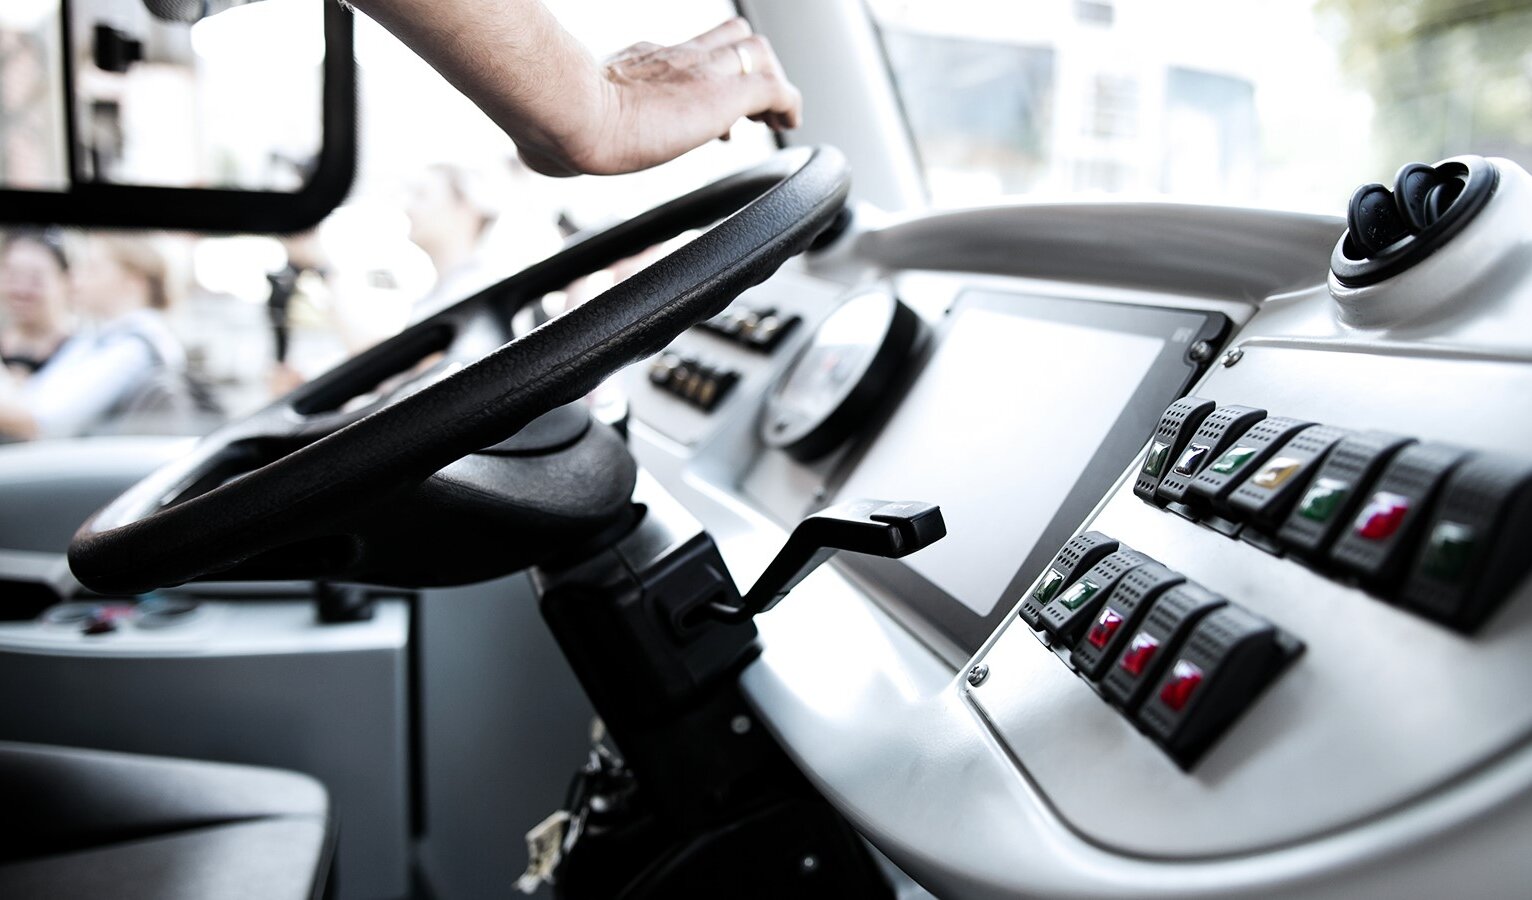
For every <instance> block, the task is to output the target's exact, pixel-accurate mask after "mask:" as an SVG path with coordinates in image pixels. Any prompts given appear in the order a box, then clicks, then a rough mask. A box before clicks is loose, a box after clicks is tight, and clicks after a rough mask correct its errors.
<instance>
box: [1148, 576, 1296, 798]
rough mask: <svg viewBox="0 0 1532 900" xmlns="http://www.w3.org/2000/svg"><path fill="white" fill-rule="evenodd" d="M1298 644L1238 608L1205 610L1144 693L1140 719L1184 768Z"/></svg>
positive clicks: (1292, 654)
mask: <svg viewBox="0 0 1532 900" xmlns="http://www.w3.org/2000/svg"><path fill="white" fill-rule="evenodd" d="M1300 647H1301V645H1300V644H1298V643H1297V642H1296V641H1295V640H1293V639H1292V638H1290V637H1289V636H1287V635H1285V634H1283V633H1282V632H1280V631H1279V630H1278V629H1277V628H1276V627H1275V626H1273V625H1272V624H1271V623H1270V622H1267V621H1266V620H1265V619H1262V618H1260V617H1259V616H1256V615H1255V614H1253V613H1251V612H1248V611H1246V610H1243V609H1240V608H1239V607H1237V606H1232V605H1230V606H1224V607H1223V608H1221V609H1217V610H1214V611H1213V612H1211V613H1209V614H1208V615H1207V616H1206V617H1205V618H1203V619H1202V621H1201V622H1199V623H1197V625H1196V626H1195V627H1194V628H1193V629H1192V631H1191V634H1190V635H1189V636H1188V637H1187V638H1186V642H1185V644H1184V646H1182V647H1181V648H1180V650H1178V651H1176V652H1175V653H1174V660H1173V661H1171V662H1170V663H1169V664H1168V665H1167V666H1166V667H1165V669H1164V672H1163V674H1162V675H1161V676H1160V677H1159V679H1158V680H1157V681H1156V682H1155V683H1154V687H1153V688H1152V689H1151V690H1150V691H1149V692H1148V695H1147V696H1146V698H1145V700H1144V702H1143V705H1142V706H1140V707H1139V710H1138V715H1137V721H1138V724H1139V726H1140V727H1141V728H1143V730H1144V732H1145V733H1146V734H1148V735H1149V736H1150V737H1152V738H1154V739H1155V740H1156V741H1157V742H1158V743H1159V744H1160V746H1161V747H1162V748H1163V749H1164V750H1165V752H1166V753H1168V754H1170V756H1171V758H1173V759H1174V760H1175V761H1176V762H1177V763H1179V764H1180V765H1181V766H1182V768H1188V767H1190V766H1191V764H1192V763H1194V762H1196V760H1197V758H1198V757H1199V756H1201V755H1202V753H1203V752H1204V751H1205V750H1207V748H1208V747H1209V745H1211V744H1212V742H1213V741H1214V740H1216V739H1217V738H1218V736H1219V735H1221V734H1222V733H1223V731H1224V729H1225V728H1227V727H1228V725H1229V724H1230V723H1231V722H1233V721H1234V719H1235V718H1237V717H1238V716H1239V714H1240V713H1242V712H1244V711H1245V708H1246V707H1248V706H1249V705H1250V703H1251V702H1252V701H1253V700H1254V699H1255V698H1256V696H1257V695H1259V694H1260V692H1261V691H1262V690H1263V689H1264V688H1265V687H1266V686H1267V685H1268V684H1270V683H1271V680H1272V679H1273V678H1274V677H1275V676H1276V674H1277V673H1278V672H1279V671H1281V669H1282V667H1283V666H1284V665H1286V663H1287V661H1288V660H1289V659H1291V658H1292V657H1293V656H1295V655H1297V653H1298V650H1299V648H1300Z"/></svg>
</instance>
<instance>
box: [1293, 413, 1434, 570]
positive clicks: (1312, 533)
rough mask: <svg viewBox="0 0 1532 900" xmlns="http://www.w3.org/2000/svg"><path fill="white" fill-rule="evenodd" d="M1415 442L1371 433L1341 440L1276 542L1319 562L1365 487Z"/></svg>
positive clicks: (1347, 518) (1300, 499)
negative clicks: (1399, 452) (1394, 456)
mask: <svg viewBox="0 0 1532 900" xmlns="http://www.w3.org/2000/svg"><path fill="white" fill-rule="evenodd" d="M1412 443H1414V440H1413V439H1412V438H1407V437H1403V436H1401V435H1397V434H1388V433H1386V432H1381V431H1369V432H1366V433H1364V434H1355V435H1351V436H1349V437H1345V438H1342V439H1341V440H1340V441H1338V442H1336V444H1335V447H1334V448H1333V449H1331V451H1330V453H1329V455H1328V456H1326V457H1325V460H1324V462H1323V463H1322V464H1320V466H1319V469H1318V470H1317V471H1315V473H1314V478H1313V480H1312V481H1310V482H1309V484H1308V486H1307V487H1306V488H1305V489H1304V492H1303V494H1302V496H1301V497H1300V498H1299V499H1298V502H1297V504H1296V505H1295V506H1294V507H1293V511H1292V512H1291V513H1289V514H1288V516H1287V520H1286V521H1285V522H1283V524H1282V528H1281V530H1280V531H1278V532H1277V541H1278V543H1280V544H1281V546H1282V547H1283V548H1284V549H1287V550H1291V551H1293V552H1295V553H1297V554H1298V555H1300V556H1303V557H1306V558H1308V559H1311V560H1321V559H1323V558H1324V555H1325V551H1326V550H1328V549H1329V547H1330V543H1331V541H1333V540H1334V539H1335V535H1336V534H1337V533H1338V532H1339V531H1340V529H1341V528H1342V527H1343V526H1344V525H1345V524H1346V523H1347V522H1349V521H1350V520H1351V513H1352V511H1353V510H1355V509H1356V507H1357V505H1358V504H1359V503H1360V502H1361V500H1362V497H1361V494H1362V491H1363V489H1364V488H1365V487H1366V486H1367V485H1368V484H1369V483H1370V482H1371V481H1372V480H1373V478H1375V477H1376V476H1377V474H1378V472H1379V471H1380V470H1382V468H1383V466H1384V464H1385V463H1387V462H1388V461H1389V460H1390V459H1391V458H1393V455H1394V454H1395V453H1397V452H1398V451H1399V450H1400V448H1402V447H1405V446H1407V445H1409V444H1412Z"/></svg>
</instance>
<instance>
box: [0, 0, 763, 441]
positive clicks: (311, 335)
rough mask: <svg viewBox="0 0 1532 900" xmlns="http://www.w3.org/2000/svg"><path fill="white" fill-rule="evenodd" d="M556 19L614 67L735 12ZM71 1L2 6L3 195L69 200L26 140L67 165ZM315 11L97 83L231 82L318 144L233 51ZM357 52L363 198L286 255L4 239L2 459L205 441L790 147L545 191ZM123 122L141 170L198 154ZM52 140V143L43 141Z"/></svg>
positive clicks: (555, 306)
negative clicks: (65, 74) (564, 250)
mask: <svg viewBox="0 0 1532 900" xmlns="http://www.w3.org/2000/svg"><path fill="white" fill-rule="evenodd" d="M92 2H93V3H95V5H97V6H99V5H101V4H100V2H99V0H92ZM545 2H546V3H547V5H548V6H549V7H550V8H551V9H552V10H553V11H554V12H555V14H557V15H559V16H560V18H561V20H562V22H563V24H564V25H565V27H567V28H568V29H569V30H570V31H571V32H572V33H573V34H574V35H575V36H576V37H578V38H579V39H580V40H581V41H582V42H584V43H585V44H586V46H587V47H589V49H590V50H591V52H592V53H593V55H595V56H596V57H597V58H603V57H605V56H607V55H609V54H611V53H613V52H616V51H618V50H620V49H622V48H623V47H625V46H627V45H629V44H632V43H633V42H635V41H637V40H639V39H641V38H645V39H649V40H653V41H663V42H666V43H679V42H681V41H683V40H686V39H687V38H689V37H691V36H693V35H696V34H700V33H701V32H703V31H705V30H707V29H708V28H711V27H712V26H714V25H716V24H717V23H719V22H721V21H723V20H725V19H727V18H728V17H729V16H731V15H733V14H734V11H735V10H734V7H733V4H732V3H730V2H729V0H671V2H667V3H665V4H633V3H629V2H626V0H545ZM84 6H91V4H85V5H84ZM117 6H121V7H122V8H123V9H126V10H128V11H130V12H132V13H133V14H134V15H133V16H129V17H126V18H123V19H121V20H120V21H119V20H114V21H119V25H120V26H121V27H123V28H127V27H128V26H129V25H132V24H133V23H135V22H136V23H140V24H141V23H142V22H143V21H147V19H148V16H147V13H145V12H144V10H143V8H142V4H140V3H139V2H138V0H132V2H131V3H125V4H117ZM65 8H66V7H64V6H61V5H60V3H59V0H34V2H29V3H26V4H17V3H16V2H15V0H0V183H6V184H9V185H12V186H21V185H27V186H42V187H46V186H49V185H53V186H57V182H58V178H60V177H62V176H60V175H59V174H58V172H59V170H58V169H57V166H56V165H54V163H53V160H52V158H51V157H50V156H49V155H48V154H31V155H28V154H26V153H23V152H18V151H17V147H18V146H23V145H24V144H25V143H26V142H25V141H23V140H22V139H23V138H30V139H31V144H30V145H29V146H43V147H46V148H49V149H50V150H51V151H53V155H57V153H58V152H62V151H61V149H60V148H62V146H63V144H62V140H63V138H62V136H61V135H62V131H63V127H64V125H63V122H62V121H61V120H60V121H54V120H51V119H49V118H48V114H49V110H50V109H52V108H53V104H54V101H53V98H52V97H51V96H50V95H49V93H48V92H49V90H57V89H60V88H58V86H57V84H56V82H57V79H56V78H55V79H53V82H54V83H53V86H52V87H50V82H49V79H48V77H47V76H48V74H49V72H50V71H52V70H53V69H56V68H57V57H58V55H59V52H58V43H59V33H60V21H61V20H60V14H61V12H62V11H63V10H64V9H65ZM82 8H83V7H82ZM92 8H93V7H92ZM314 8H317V3H313V2H306V0H284V2H280V3H278V2H266V3H256V4H250V5H249V6H245V7H241V8H238V9H235V10H233V11H230V12H224V13H219V14H218V15H215V16H212V17H210V18H208V19H205V20H203V21H202V22H200V23H198V24H197V25H196V26H193V27H192V28H191V29H187V28H185V27H182V26H176V27H177V28H179V31H178V32H176V33H177V34H179V35H180V37H181V38H182V39H183V40H187V41H190V45H191V51H194V52H190V55H189V56H188V55H186V54H183V56H184V57H185V58H184V59H180V60H179V62H177V61H175V60H171V61H170V62H166V63H163V64H160V63H156V64H155V65H154V66H148V67H145V66H141V65H139V64H137V63H135V64H134V65H133V67H132V68H131V69H130V71H129V73H127V74H124V73H113V72H106V71H104V70H100V69H99V67H97V66H96V64H95V62H96V61H95V59H94V57H93V58H91V59H90V60H84V61H82V64H81V71H82V72H83V73H84V75H83V77H84V79H85V80H87V81H89V82H90V83H91V84H93V85H96V86H98V87H99V86H101V85H106V86H107V87H111V86H113V85H119V82H124V83H125V81H126V79H128V77H129V75H131V76H132V78H140V77H148V78H150V79H151V81H152V82H153V84H161V83H163V82H165V81H166V79H168V80H169V81H171V82H174V83H176V84H182V85H183V86H184V85H185V84H189V83H192V79H193V71H192V67H195V70H196V73H198V74H201V75H205V76H207V77H209V78H212V79H213V80H215V81H216V82H217V83H219V84H221V85H232V84H235V83H236V82H237V83H238V84H237V85H236V86H238V87H240V89H241V90H248V91H255V92H256V93H257V94H260V95H261V96H262V97H263V98H264V99H265V100H266V101H268V106H269V101H271V100H273V98H274V99H275V100H276V101H279V102H280V104H286V106H283V107H281V108H285V109H287V110H288V112H289V113H290V118H291V119H292V120H293V121H292V122H288V123H286V124H288V125H291V126H293V127H294V128H296V129H298V131H300V132H301V131H302V123H303V122H304V121H306V119H305V116H306V114H305V112H304V109H303V108H302V104H300V103H297V101H296V100H295V99H294V97H293V96H292V92H291V91H287V90H286V89H285V88H284V89H282V90H274V89H273V84H278V83H277V82H273V81H272V80H271V78H266V80H264V81H251V80H250V78H249V74H250V66H251V65H252V62H251V60H252V57H251V55H250V53H251V52H254V51H250V50H249V48H247V47H244V46H243V45H242V44H240V42H239V41H238V40H234V39H233V38H231V37H230V35H237V34H248V33H250V29H251V28H256V29H258V31H259V33H260V34H290V35H293V36H294V41H297V40H298V39H299V38H303V37H305V36H306V37H307V38H309V39H313V38H317V37H318V33H317V31H316V30H315V29H316V28H317V25H316V24H315V23H314V22H313V21H312V13H313V10H314ZM91 21H94V20H91ZM166 28H167V29H168V26H166ZM134 34H140V36H142V33H140V32H134ZM129 36H130V37H132V35H129ZM210 41H211V43H210ZM231 41H232V43H231ZM294 41H289V42H288V43H289V44H294ZM247 43H248V41H247ZM257 43H259V42H257ZM295 46H296V44H295ZM287 49H288V51H293V50H294V47H291V46H290V47H288V48H287ZM299 49H301V48H299ZM355 53H356V63H357V77H358V89H359V90H358V93H359V96H358V106H359V120H360V135H359V142H360V146H361V154H360V159H359V161H358V168H357V173H356V181H355V184H354V185H353V188H352V191H351V194H350V196H349V197H348V198H347V199H346V202H345V203H344V204H343V205H342V206H341V207H340V208H339V209H337V210H335V211H334V212H333V213H332V214H331V215H330V216H329V218H327V219H326V220H325V221H324V222H323V223H322V224H320V225H319V226H318V227H317V228H315V229H313V230H312V231H309V232H305V233H302V234H298V235H292V236H288V237H284V238H276V237H270V236H257V235H242V236H233V237H198V236H195V235H188V234H154V235H139V234H119V233H114V234H80V233H60V232H58V231H57V230H53V229H49V230H42V231H38V230H35V229H16V230H10V231H0V444H4V443H6V442H9V441H14V440H29V439H35V438H54V437H75V436H81V435H86V436H91V435H123V434H159V433H178V434H179V433H201V432H205V431H207V430H208V429H210V428H211V427H213V426H214V425H216V424H217V423H218V422H219V421H221V420H223V419H225V418H227V417H237V416H240V415H244V414H246V413H248V412H250V411H252V410H254V409H257V408H259V407H261V406H264V405H265V404H267V403H269V402H270V401H271V400H272V399H273V398H275V397H278V396H281V395H284V394H286V393H288V392H289V391H291V390H293V389H294V388H295V387H297V386H298V385H300V384H302V383H303V382H304V381H306V380H308V379H311V378H313V377H314V376H316V375H318V374H319V373H322V372H324V371H325V370H327V369H329V368H330V367H331V366H333V365H335V364H336V363H338V362H339V361H340V360H342V359H344V358H345V357H347V356H349V355H351V354H354V353H357V352H360V351H361V350H363V349H365V348H366V347H368V346H370V345H372V344H374V343H376V342H377V341H379V340H382V339H384V338H386V337H388V336H389V335H391V334H394V333H396V332H398V331H399V330H400V329H401V328H403V327H404V326H405V325H406V324H407V323H408V322H410V321H413V320H416V319H419V318H422V317H424V316H426V315H428V314H430V313H431V312H432V311H434V310H436V309H439V308H441V307H442V306H444V305H447V304H450V303H452V302H455V301H457V300H460V299H463V298H465V297H468V296H470V295H472V294H474V293H476V292H477V291H479V290H480V289H482V288H484V287H485V286H487V285H489V284H491V283H493V282H495V281H498V280H500V279H502V278H504V277H506V276H508V275H510V274H512V273H514V272H515V271H517V270H519V269H521V268H523V267H524V266H526V265H528V264H530V263H532V262H534V261H536V260H537V259H540V258H542V257H544V256H546V255H548V254H549V253H552V252H554V251H556V250H558V249H559V248H560V247H561V246H563V243H564V241H565V240H566V239H567V238H568V237H569V236H570V235H571V234H572V233H574V232H576V231H578V230H580V229H585V228H592V227H599V226H602V225H606V224H610V223H611V222H613V221H616V220H620V219H622V218H626V217H628V216H632V215H634V214H636V213H639V212H642V211H643V210H645V209H647V208H649V207H650V206H652V205H654V204H655V203H658V202H660V201H663V200H666V199H669V198H671V197H674V196H677V195H679V194H681V193H684V192H685V191H687V190H690V189H692V188H695V187H698V186H700V185H703V184H706V183H707V182H708V181H710V180H712V179H714V178H717V177H720V176H722V175H724V174H727V173H729V172H732V171H735V170H737V169H740V168H743V167H745V166H747V165H750V164H752V163H754V162H756V161H758V160H760V159H762V158H764V157H765V156H767V155H769V154H770V153H772V152H773V151H774V149H775V143H774V140H773V138H772V136H771V134H770V132H769V131H768V129H767V128H766V126H764V125H761V124H758V123H753V122H741V123H739V124H738V125H736V126H735V128H734V129H733V130H732V131H731V132H730V134H731V139H730V140H729V141H728V142H722V141H712V142H709V143H708V144H707V145H705V146H703V147H700V148H698V149H696V150H694V151H692V152H690V153H688V154H686V155H684V156H682V157H680V158H679V159H676V160H674V161H673V162H670V163H667V164H665V165H663V166H659V167H656V168H653V169H649V170H647V171H643V172H636V173H633V174H629V175H621V176H615V177H610V176H609V177H601V178H596V177H591V176H585V177H580V178H567V179H551V178H545V177H543V176H539V175H536V174H534V173H532V172H531V171H530V170H528V169H527V167H526V166H524V165H522V164H521V163H520V162H519V161H518V159H517V154H516V148H515V147H514V145H513V144H512V143H511V141H510V138H508V137H507V136H506V135H505V134H504V132H502V131H501V130H500V129H499V128H497V127H496V126H495V125H494V123H493V122H491V121H490V120H489V118H488V117H486V116H485V115H484V114H483V113H482V112H480V111H479V109H478V108H477V107H475V106H474V105H473V103H472V102H470V101H469V100H468V99H467V98H466V97H464V96H463V95H461V94H460V93H458V92H457V91H456V90H455V89H454V88H453V87H452V86H451V85H450V84H448V83H447V81H446V80H445V79H443V78H442V77H441V76H440V75H438V74H437V73H436V72H435V71H433V70H432V69H431V68H430V67H429V66H427V65H426V63H425V62H423V61H422V60H420V58H419V57H417V56H415V55H414V54H413V53H412V52H410V51H409V50H408V49H407V48H406V47H405V46H404V45H403V44H401V43H400V42H399V41H398V40H396V39H395V38H394V37H393V36H392V35H390V34H389V33H388V32H386V31H384V30H383V29H382V28H381V27H380V26H378V25H377V24H376V23H374V22H373V21H372V20H370V19H368V18H366V17H364V16H359V17H357V19H356V41H355ZM268 55H269V54H268ZM278 56H281V57H282V59H281V61H282V62H283V63H284V65H285V66H287V68H293V67H295V66H297V64H298V63H304V65H307V66H308V67H309V68H308V69H306V70H305V72H306V74H308V75H309V76H310V78H309V81H310V82H311V83H317V79H316V78H315V77H313V76H315V75H316V72H315V71H313V67H315V66H317V65H318V61H317V60H308V61H307V62H305V61H304V60H302V59H299V58H297V57H296V56H295V55H294V53H293V52H288V53H287V55H286V56H283V55H282V54H278ZM289 57H293V58H291V59H290V58H289ZM273 66H275V64H273ZM283 71H285V69H284V70H283ZM113 79H116V80H115V81H114V80H113ZM154 79H158V80H154ZM280 84H286V82H280ZM119 86H120V85H119ZM104 89H105V88H103V90H104ZM235 99H236V100H238V99H239V98H237V97H236V98H235ZM213 108H214V109H215V111H216V112H217V113H218V121H219V122H221V123H224V124H225V125H228V126H229V127H232V128H235V129H236V130H237V129H238V128H239V127H244V126H245V125H248V124H249V122H246V121H245V120H246V119H250V120H251V121H254V122H255V123H256V124H257V125H260V123H262V122H264V121H265V120H264V119H260V118H259V117H255V118H252V116H253V113H252V110H253V108H254V107H252V106H251V104H250V103H247V102H243V101H241V102H234V101H232V100H226V101H225V102H220V103H216V104H214V105H213ZM156 109H160V108H159V107H156ZM165 109H170V107H165ZM164 111H165V110H164V109H160V112H164ZM172 111H174V110H172ZM309 112H310V113H311V112H312V110H311V109H310V110H309ZM183 118H184V117H183ZM112 121H113V123H114V124H122V125H123V127H130V126H135V125H139V126H142V128H141V130H140V132H138V133H136V134H135V136H136V138H138V139H140V140H138V141H136V142H133V143H137V144H138V146H139V147H140V149H139V151H137V153H136V155H134V156H133V158H134V159H138V160H141V161H142V160H147V161H148V162H149V163H154V164H155V165H159V164H160V163H163V162H164V161H165V160H167V159H171V153H172V151H174V150H175V148H176V147H177V146H181V147H183V148H184V147H185V146H190V145H191V144H192V143H194V142H187V141H185V140H182V137H183V135H182V133H181V132H179V131H175V130H173V129H172V130H167V129H164V128H159V127H155V126H156V125H157V123H159V122H160V119H157V118H151V119H148V120H144V121H140V120H136V119H133V120H130V119H129V118H121V119H113V120H112ZM145 121H146V122H147V124H145ZM7 122H10V123H13V126H14V127H12V128H11V129H10V130H9V131H8V130H7V129H6V128H5V127H3V126H4V125H5V123H7ZM260 127H261V128H264V125H261V126H260ZM55 132H57V135H56V136H55V138H54V139H52V140H51V143H50V142H47V141H38V140H36V135H37V134H42V135H44V136H47V135H54V133H55ZM231 133H232V132H231ZM156 141H160V142H161V143H156ZM23 149H24V148H23ZM98 156H99V155H98ZM92 158H93V159H95V158H97V157H92ZM101 158H104V157H101ZM135 171H137V172H138V173H139V175H140V176H144V175H145V173H146V172H147V170H144V169H138V170H135ZM154 171H160V170H159V169H155V170H154ZM137 180H139V181H146V182H156V181H157V179H156V178H154V177H152V176H151V177H139V178H138V179H137ZM649 258H650V257H648V256H646V257H644V258H642V259H635V260H632V261H628V262H626V263H624V264H620V265H617V266H613V267H612V268H610V269H608V270H605V271H603V272H598V273H595V274H593V275H591V276H589V277H587V278H584V279H581V280H580V281H577V282H575V283H573V284H571V285H569V286H568V287H567V288H566V289H565V290H564V291H560V292H558V293H557V294H556V295H550V296H549V297H547V298H545V304H544V305H545V306H546V307H547V310H546V311H548V312H557V311H560V310H561V309H563V308H566V307H567V306H569V305H573V304H574V303H577V302H579V301H580V300H583V299H587V298H589V297H590V296H593V295H594V294H596V293H598V292H599V291H600V290H602V289H603V288H605V287H607V286H609V285H610V284H611V283H612V282H613V281H615V280H616V279H617V278H619V277H622V276H624V275H626V274H631V272H632V271H633V270H634V269H635V268H636V267H637V266H638V265H640V264H642V263H644V262H647V261H648V260H649ZM17 410H20V411H21V413H17Z"/></svg>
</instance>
